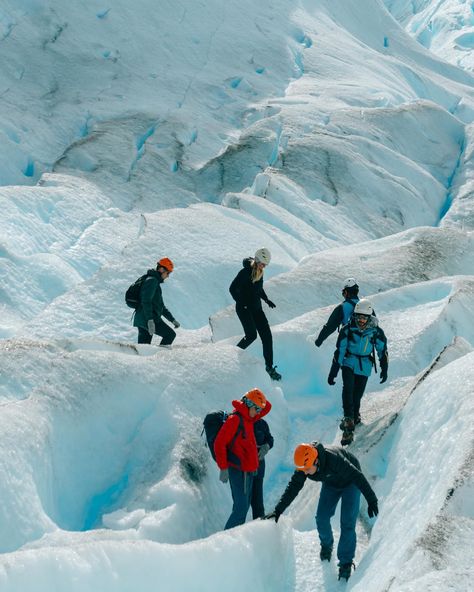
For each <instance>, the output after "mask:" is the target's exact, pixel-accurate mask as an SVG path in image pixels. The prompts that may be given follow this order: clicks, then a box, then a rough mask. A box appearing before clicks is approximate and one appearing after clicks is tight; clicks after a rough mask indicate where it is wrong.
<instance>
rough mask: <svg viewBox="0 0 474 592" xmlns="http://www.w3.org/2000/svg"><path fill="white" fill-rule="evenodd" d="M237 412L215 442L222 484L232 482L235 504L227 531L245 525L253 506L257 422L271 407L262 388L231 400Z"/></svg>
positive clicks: (231, 415) (230, 416)
mask: <svg viewBox="0 0 474 592" xmlns="http://www.w3.org/2000/svg"><path fill="white" fill-rule="evenodd" d="M232 405H233V407H234V412H233V413H231V414H230V415H229V417H228V418H227V419H226V421H225V422H224V425H223V426H222V428H221V429H220V430H219V433H218V434H217V436H216V439H215V441H214V453H215V455H216V461H217V466H218V467H219V469H220V475H219V479H220V480H221V481H222V483H227V481H229V482H230V489H231V492H232V500H233V507H232V512H231V514H230V516H229V519H228V520H227V522H226V525H225V530H227V529H229V528H233V527H234V526H238V525H239V524H244V522H245V519H246V518H247V512H248V510H249V507H250V500H251V495H252V483H253V478H254V476H255V475H256V473H257V470H258V466H259V460H258V449H257V442H256V440H255V433H254V423H255V422H256V421H258V420H259V419H261V418H262V417H264V416H265V415H267V414H268V413H269V412H270V410H271V408H272V406H271V403H270V401H268V400H267V399H266V397H265V395H264V394H263V393H262V391H261V390H260V389H258V388H253V389H251V390H250V391H248V392H247V393H245V395H244V396H243V397H242V399H241V400H240V401H237V400H234V401H232Z"/></svg>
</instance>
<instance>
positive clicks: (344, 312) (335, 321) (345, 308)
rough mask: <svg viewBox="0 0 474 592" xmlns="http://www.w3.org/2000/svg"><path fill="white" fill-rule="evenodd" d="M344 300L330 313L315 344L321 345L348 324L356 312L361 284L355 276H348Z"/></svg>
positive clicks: (343, 290)
mask: <svg viewBox="0 0 474 592" xmlns="http://www.w3.org/2000/svg"><path fill="white" fill-rule="evenodd" d="M342 295H343V297H344V301H343V302H341V303H340V304H338V305H337V306H336V308H335V309H334V310H333V311H332V313H331V314H330V315H329V318H328V320H327V322H326V324H325V325H324V326H323V328H322V329H321V331H320V332H319V335H318V336H317V338H316V341H315V342H314V344H315V345H316V347H321V345H322V344H323V342H324V341H326V339H327V338H328V337H329V335H331V334H332V333H334V331H336V330H337V329H339V327H341V326H342V325H347V323H348V322H349V319H350V318H351V316H352V313H353V312H354V307H355V305H356V304H357V303H358V302H359V286H358V285H357V282H356V281H355V279H354V278H347V280H345V281H344V286H343V288H342Z"/></svg>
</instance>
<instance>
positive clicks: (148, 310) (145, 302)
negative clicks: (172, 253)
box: [133, 257, 179, 347]
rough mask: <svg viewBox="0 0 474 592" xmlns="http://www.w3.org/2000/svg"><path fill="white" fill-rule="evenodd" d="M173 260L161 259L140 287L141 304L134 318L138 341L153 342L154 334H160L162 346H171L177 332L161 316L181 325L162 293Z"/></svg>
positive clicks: (171, 269) (177, 325)
mask: <svg viewBox="0 0 474 592" xmlns="http://www.w3.org/2000/svg"><path fill="white" fill-rule="evenodd" d="M173 267H174V265H173V262H172V261H171V259H168V257H164V258H163V259H160V260H159V261H158V263H157V264H156V270H155V269H149V270H148V272H147V276H146V278H145V280H144V282H143V284H142V286H141V289H140V304H139V306H138V308H137V311H136V313H135V316H134V319H133V326H134V327H137V328H138V343H151V340H152V337H153V335H160V337H161V338H162V339H161V341H160V345H161V346H168V347H169V346H170V345H171V344H172V343H173V341H174V339H175V337H176V332H175V331H173V329H172V328H171V327H170V326H169V325H167V324H166V323H165V322H164V321H163V320H162V319H161V317H162V316H163V317H165V319H166V320H167V321H169V322H170V323H172V324H173V326H174V327H175V328H178V327H179V323H178V321H177V320H176V319H175V318H174V316H173V315H172V314H171V313H170V311H169V310H168V309H167V308H166V306H165V304H164V302H163V295H162V293H161V284H162V283H163V282H164V281H165V280H166V279H167V278H168V277H169V275H170V274H171V272H172V271H173Z"/></svg>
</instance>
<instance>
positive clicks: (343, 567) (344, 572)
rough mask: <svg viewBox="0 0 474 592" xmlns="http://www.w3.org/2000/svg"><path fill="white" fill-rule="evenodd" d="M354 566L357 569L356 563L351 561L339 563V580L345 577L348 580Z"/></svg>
mask: <svg viewBox="0 0 474 592" xmlns="http://www.w3.org/2000/svg"><path fill="white" fill-rule="evenodd" d="M352 567H354V569H355V565H354V564H353V563H352V562H351V563H340V564H339V577H338V578H337V579H338V580H341V579H344V580H346V582H347V580H348V579H349V578H350V577H351V573H352Z"/></svg>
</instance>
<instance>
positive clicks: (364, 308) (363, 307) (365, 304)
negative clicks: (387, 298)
mask: <svg viewBox="0 0 474 592" xmlns="http://www.w3.org/2000/svg"><path fill="white" fill-rule="evenodd" d="M373 312H374V309H373V307H372V304H371V303H370V300H367V298H362V300H359V302H358V303H357V304H356V305H355V307H354V314H363V315H367V316H369V317H370V316H371V315H372V313H373Z"/></svg>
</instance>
